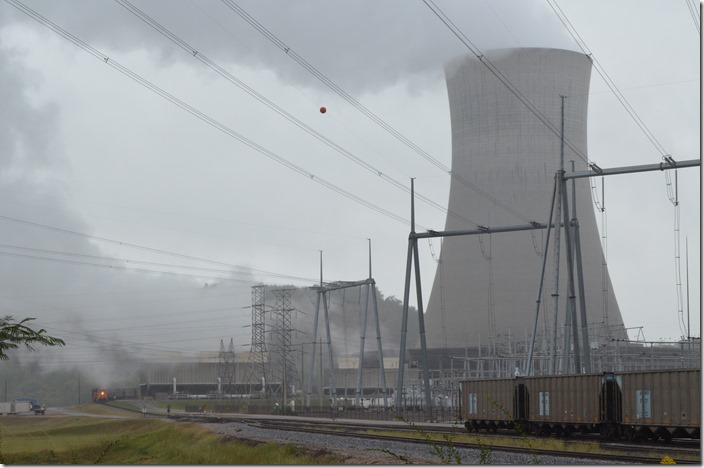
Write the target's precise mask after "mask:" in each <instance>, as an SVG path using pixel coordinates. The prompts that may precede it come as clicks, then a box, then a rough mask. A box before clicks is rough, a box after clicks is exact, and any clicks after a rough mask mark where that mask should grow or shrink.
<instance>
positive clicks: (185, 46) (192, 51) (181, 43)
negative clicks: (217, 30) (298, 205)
mask: <svg viewBox="0 0 704 468" xmlns="http://www.w3.org/2000/svg"><path fill="white" fill-rule="evenodd" d="M115 2H116V3H118V4H119V5H121V6H122V7H123V8H125V9H126V10H128V11H129V12H130V13H132V14H133V15H135V16H136V17H137V18H139V19H140V20H142V21H144V22H145V23H146V24H148V25H149V26H150V27H152V28H153V29H155V30H156V31H157V32H159V33H160V34H161V35H163V36H164V37H166V38H167V39H168V40H170V41H171V42H173V43H174V44H176V45H177V46H178V47H179V48H180V49H182V50H183V51H184V52H186V53H187V54H189V55H191V56H192V57H194V58H195V59H196V60H198V61H200V62H201V63H203V64H204V65H205V66H207V67H208V68H210V69H211V70H213V71H215V72H216V73H218V74H219V75H220V76H222V77H223V78H225V79H226V80H227V81H229V82H230V83H232V84H234V85H235V86H237V87H238V88H240V89H241V90H243V91H244V92H246V93H247V94H249V95H250V96H252V97H253V98H254V99H256V100H257V101H259V102H260V103H262V104H264V105H265V106H267V107H268V108H269V109H271V110H273V111H274V112H276V113H277V114H279V115H280V116H282V117H284V118H285V119H286V120H288V121H289V122H291V123H292V124H294V125H296V126H297V127H298V128H300V129H301V130H303V131H305V132H306V133H308V134H309V135H311V136H313V137H314V138H316V139H317V140H319V141H320V142H322V143H324V144H325V145H327V146H328V147H330V148H332V149H333V150H335V151H337V152H338V153H339V154H341V155H342V156H344V157H346V158H347V159H349V160H350V161H352V162H354V163H355V164H357V165H359V166H361V167H362V168H364V169H365V170H367V171H368V172H371V173H372V174H374V175H376V176H378V177H380V178H381V179H383V180H384V181H386V182H388V183H390V184H391V185H393V186H394V187H396V188H398V189H401V190H403V191H404V192H406V193H411V189H410V188H409V187H408V184H406V183H403V182H400V181H398V180H396V179H394V178H393V177H391V176H389V175H387V174H385V173H384V172H383V171H381V170H380V169H378V168H376V167H374V166H373V165H371V164H369V163H368V162H366V161H364V160H363V159H362V158H360V157H358V156H356V155H355V154H353V153H352V152H350V151H348V150H347V149H345V148H343V147H342V146H340V145H338V144H337V143H335V142H334V141H332V140H330V139H329V138H327V137H326V136H325V135H323V134H321V133H320V132H318V131H316V130H315V129H314V128H312V127H310V126H309V125H307V124H305V123H304V122H303V121H301V120H300V119H298V118H296V117H295V116H293V115H292V114H291V113H289V112H287V111H286V110H284V109H283V108H281V107H280V106H278V105H277V104H276V103H274V102H273V101H271V100H270V99H268V98H266V97H265V96H264V95H262V94H261V93H259V92H257V91H256V90H255V89H254V88H252V87H251V86H249V85H247V84H246V83H244V82H243V81H242V80H240V79H239V78H237V77H236V76H234V75H233V74H232V73H230V72H229V71H227V70H226V69H224V68H223V67H221V66H220V65H218V64H217V63H216V62H214V61H213V60H211V59H210V58H208V57H207V56H206V55H205V54H203V53H202V52H200V51H199V50H197V49H196V48H195V47H193V46H192V45H190V44H189V43H187V42H186V41H185V40H183V39H182V38H180V37H179V36H178V35H176V34H174V33H173V32H171V31H170V30H169V29H168V28H166V27H164V26H163V25H161V24H160V23H159V22H157V21H156V20H155V19H154V18H152V17H151V16H149V15H148V14H146V13H145V12H144V11H142V10H140V9H139V8H137V7H136V6H135V5H133V4H132V3H130V2H129V1H127V0H115ZM415 195H416V197H417V198H418V199H419V200H421V201H423V202H425V203H427V204H428V205H430V206H432V207H433V208H436V209H438V210H440V211H442V212H443V213H445V214H449V215H450V216H453V217H455V218H457V219H462V220H463V221H465V222H467V223H469V224H471V225H474V226H478V224H477V223H475V222H473V221H471V220H470V219H468V218H465V217H464V216H461V215H459V214H457V213H453V212H450V211H449V210H448V209H446V208H445V207H443V206H442V205H440V204H439V203H436V202H435V201H433V200H431V199H429V198H428V197H426V196H424V195H421V194H419V193H418V192H416V193H415Z"/></svg>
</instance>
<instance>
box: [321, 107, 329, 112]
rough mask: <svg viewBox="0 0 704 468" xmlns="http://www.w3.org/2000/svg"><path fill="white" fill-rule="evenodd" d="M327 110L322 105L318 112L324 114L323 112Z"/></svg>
mask: <svg viewBox="0 0 704 468" xmlns="http://www.w3.org/2000/svg"><path fill="white" fill-rule="evenodd" d="M327 111H328V110H327V109H326V108H325V106H323V107H321V108H320V113H321V114H324V113H326V112H327Z"/></svg>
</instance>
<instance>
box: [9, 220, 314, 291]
mask: <svg viewBox="0 0 704 468" xmlns="http://www.w3.org/2000/svg"><path fill="white" fill-rule="evenodd" d="M0 219H2V220H5V221H10V222H14V223H19V224H25V225H28V226H32V227H36V228H41V229H48V230H51V231H56V232H60V233H63V234H68V235H72V236H77V237H83V238H86V239H91V240H96V241H100V242H105V243H109V244H115V245H119V246H121V247H128V248H132V249H138V250H144V251H147V252H152V253H158V254H162V255H168V256H172V257H179V258H183V259H187V260H195V261H198V262H205V263H210V264H214V265H220V266H225V267H228V268H234V269H238V270H241V271H242V272H250V273H255V274H262V275H267V276H277V277H280V278H282V279H291V280H301V281H313V282H315V281H316V280H315V279H311V278H303V277H300V276H291V275H284V274H279V273H274V272H270V271H265V270H257V269H254V268H248V267H243V266H239V265H232V264H228V263H224V262H219V261H216V260H208V259H205V258H199V257H194V256H191V255H184V254H179V253H176V252H170V251H168V250H161V249H155V248H153V247H146V246H143V245H138V244H131V243H129V242H123V241H118V240H114V239H108V238H106V237H99V236H94V235H91V234H84V233H81V232H76V231H71V230H68V229H62V228H58V227H54V226H49V225H46V224H40V223H35V222H32V221H27V220H24V219H19V218H14V217H11V216H5V215H0Z"/></svg>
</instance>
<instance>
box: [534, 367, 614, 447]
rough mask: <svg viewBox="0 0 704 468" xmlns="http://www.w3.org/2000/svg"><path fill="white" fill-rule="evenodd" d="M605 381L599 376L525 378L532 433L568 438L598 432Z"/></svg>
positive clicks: (578, 375)
mask: <svg viewBox="0 0 704 468" xmlns="http://www.w3.org/2000/svg"><path fill="white" fill-rule="evenodd" d="M604 379H605V377H604V376H603V375H601V374H577V375H559V376H551V377H531V378H526V379H524V383H525V387H526V390H525V392H526V395H527V396H526V401H527V407H528V420H529V422H530V427H531V430H532V432H533V433H535V434H537V435H550V434H553V433H554V434H557V435H562V434H565V435H567V434H570V433H572V432H582V433H588V432H595V431H597V430H598V425H599V423H600V419H601V418H600V412H599V402H600V393H601V389H602V385H603V381H604Z"/></svg>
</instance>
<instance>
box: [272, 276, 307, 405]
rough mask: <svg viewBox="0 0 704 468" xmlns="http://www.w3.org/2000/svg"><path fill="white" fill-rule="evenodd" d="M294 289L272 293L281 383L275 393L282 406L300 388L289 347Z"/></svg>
mask: <svg viewBox="0 0 704 468" xmlns="http://www.w3.org/2000/svg"><path fill="white" fill-rule="evenodd" d="M294 291H295V289H275V290H274V291H273V293H274V297H275V298H276V300H275V304H274V310H273V312H274V315H275V316H276V327H275V333H276V336H277V342H276V351H277V353H276V354H277V357H278V362H277V366H276V377H277V380H278V381H279V382H281V385H280V387H278V390H280V392H277V395H276V396H277V398H278V397H279V396H280V397H281V399H282V402H283V404H284V406H286V405H287V402H288V400H289V399H290V397H292V396H293V395H294V392H295V389H297V388H300V385H301V380H300V378H299V376H298V372H297V370H296V362H295V359H294V355H295V353H294V352H293V349H292V346H291V332H292V331H293V328H291V312H292V311H293V310H294V308H293V307H292V306H291V296H293V292H294Z"/></svg>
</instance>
